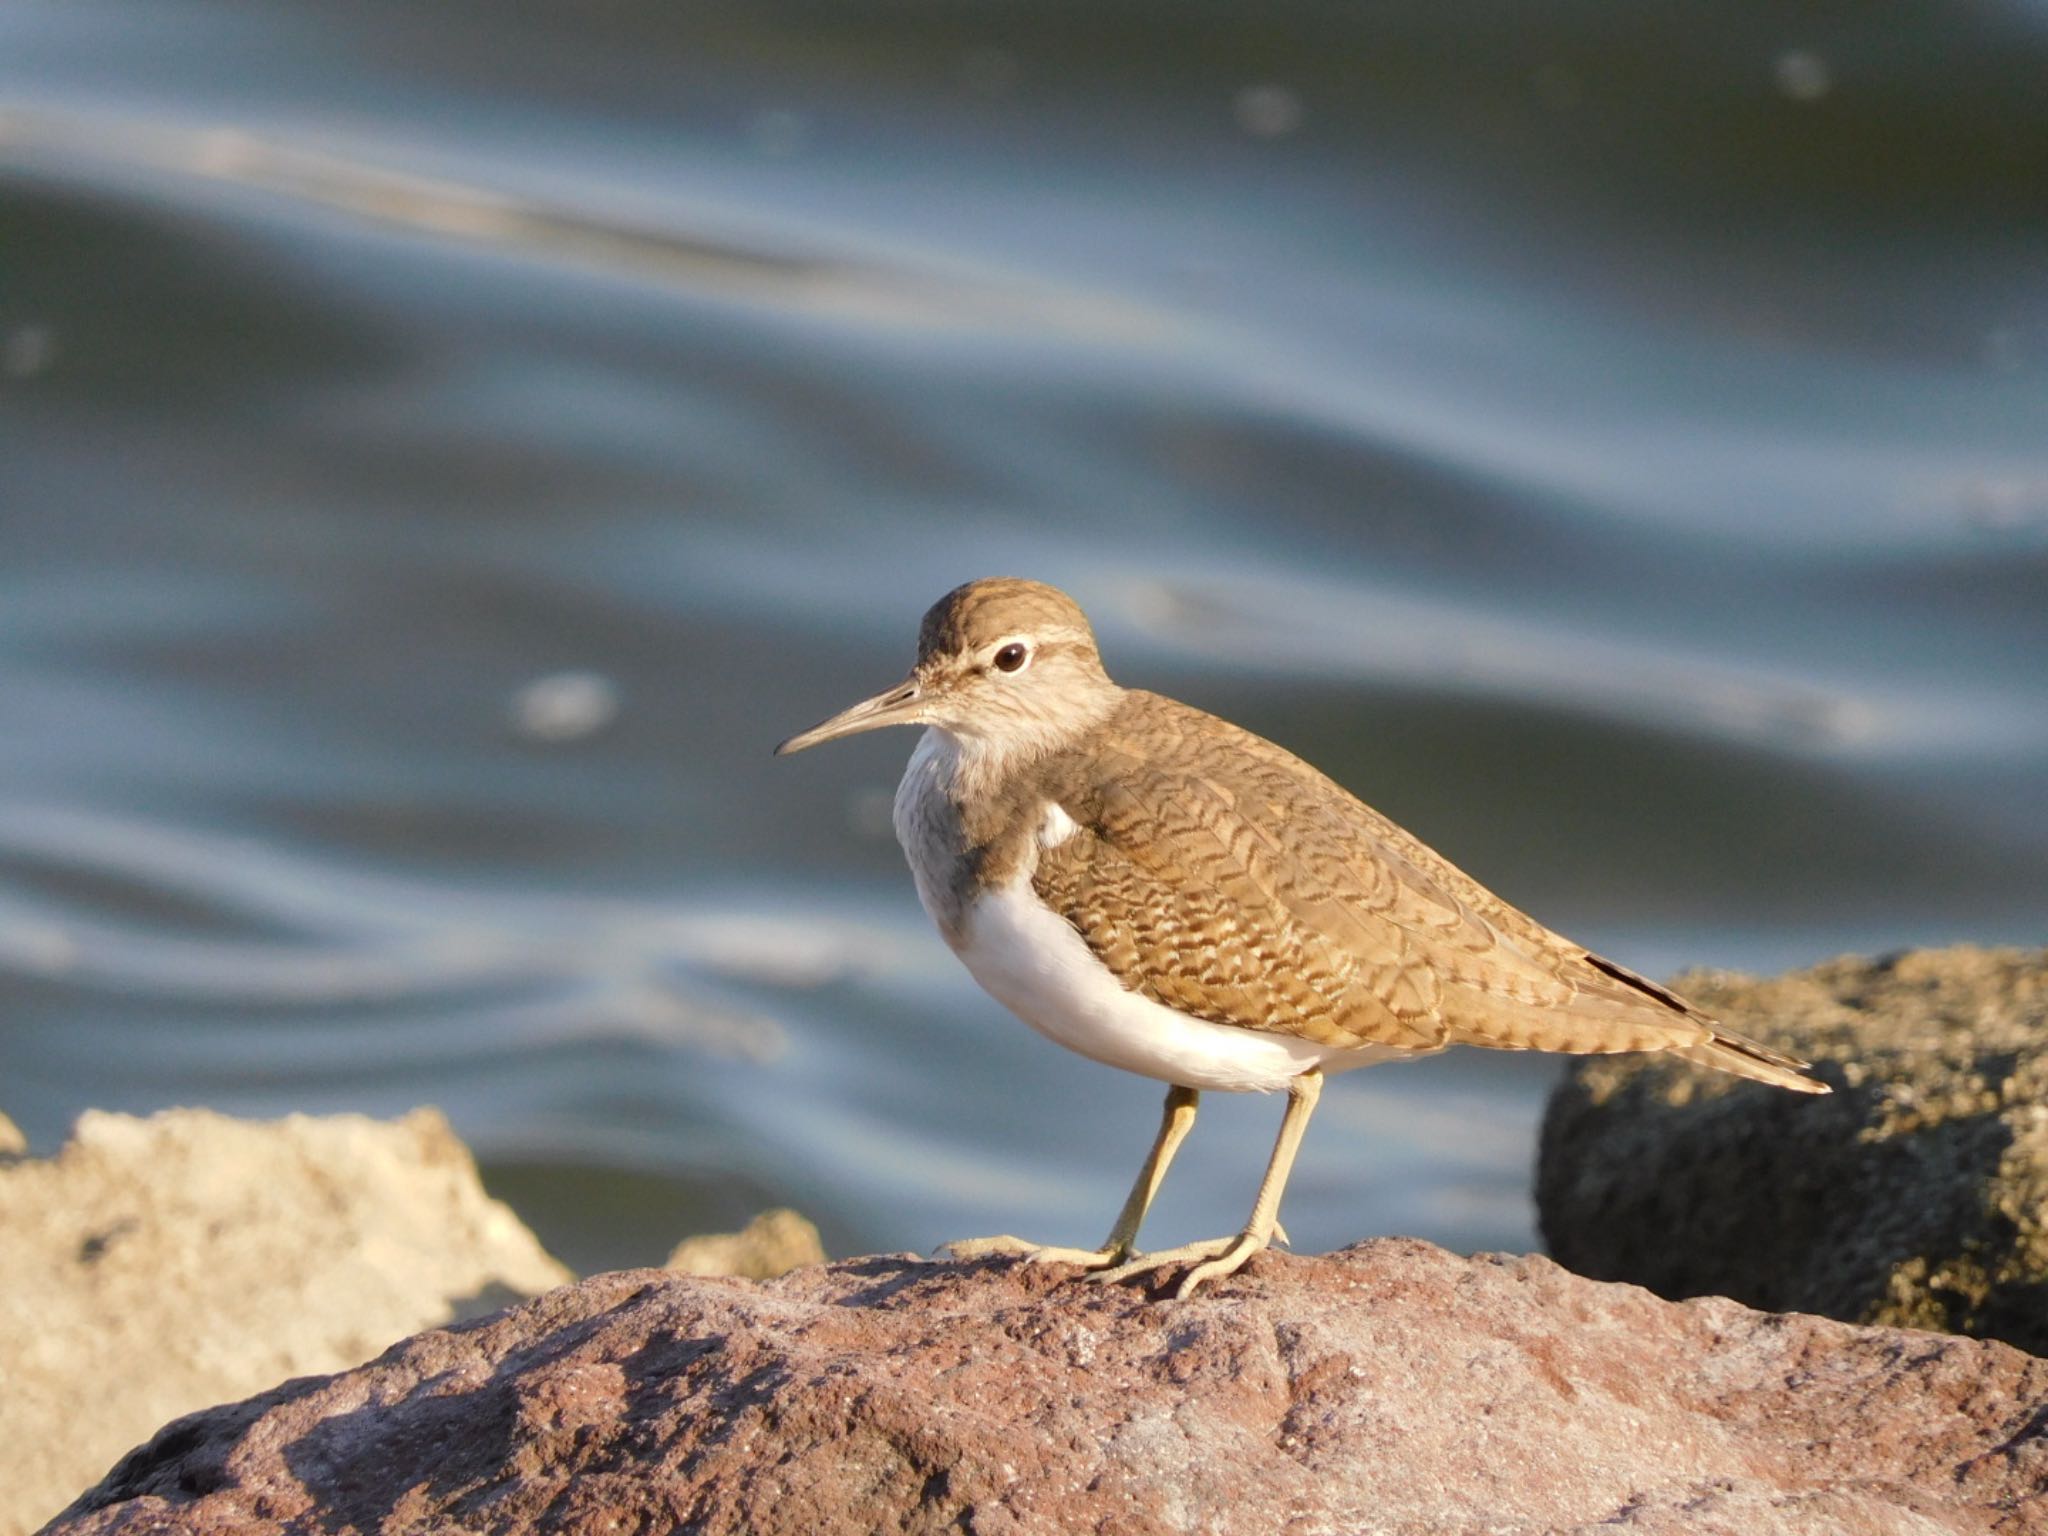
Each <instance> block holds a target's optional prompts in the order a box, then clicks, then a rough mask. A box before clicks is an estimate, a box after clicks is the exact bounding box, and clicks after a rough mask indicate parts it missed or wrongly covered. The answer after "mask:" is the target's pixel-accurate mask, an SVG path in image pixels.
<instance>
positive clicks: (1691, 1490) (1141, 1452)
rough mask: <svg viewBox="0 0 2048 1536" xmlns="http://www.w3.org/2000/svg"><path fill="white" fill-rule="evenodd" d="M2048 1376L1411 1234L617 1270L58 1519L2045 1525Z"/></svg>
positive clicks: (178, 1439) (185, 1426)
mask: <svg viewBox="0 0 2048 1536" xmlns="http://www.w3.org/2000/svg"><path fill="white" fill-rule="evenodd" d="M2044 1500H2048V1361H2043V1360H2037V1359H2033V1358H2032V1357H2030V1356H2027V1355H2024V1354H2021V1353H2020V1352H2019V1351H2018V1350H2015V1349H2011V1348H2009V1347H2007V1346H2005V1345H2002V1344H1995V1343H1987V1342H1983V1341H1979V1340H1973V1339H1959V1338H1952V1337H1946V1336H1942V1335H1936V1334H1921V1333H1910V1332H1903V1331H1894V1330H1886V1329H1867V1328H1855V1327H1850V1326H1847V1325H1844V1324H1840V1323H1832V1322H1827V1321H1824V1320H1822V1319H1818V1318H1813V1317H1798V1316H1794V1317H1774V1316H1769V1315H1766V1314H1762V1313H1757V1312H1751V1311H1749V1310H1747V1309H1746V1308H1744V1307H1741V1306H1739V1305H1737V1304H1736V1303H1734V1302H1730V1301H1720V1300H1712V1301H1698V1302H1688V1303H1683V1304H1680V1303H1672V1302H1666V1301H1660V1300H1658V1299H1657V1298H1656V1297H1654V1296H1652V1295H1651V1294H1650V1293H1649V1292H1647V1291H1642V1290H1637V1289H1635V1288H1633V1287H1628V1286H1616V1285H1602V1284H1599V1283H1597V1282H1594V1281H1590V1280H1585V1279H1582V1278H1580V1277H1578V1276H1576V1275H1572V1274H1570V1273H1568V1272H1566V1271H1565V1270H1562V1269H1560V1268H1558V1267H1557V1266H1556V1265H1554V1264H1552V1263H1550V1262H1549V1261H1548V1260H1545V1259H1540V1258H1517V1259H1507V1258H1499V1257H1481V1258H1477V1259H1462V1258H1458V1257H1455V1256H1453V1255H1451V1254H1448V1253H1445V1252H1443V1251H1442V1250H1440V1249H1436V1248H1432V1247H1430V1246H1428V1245H1426V1244H1423V1243H1418V1242H1413V1241H1405V1240H1399V1239H1386V1240H1381V1241H1378V1242H1373V1243H1367V1244H1364V1245H1361V1246H1360V1247H1358V1248H1355V1249H1351V1250H1348V1251H1346V1252H1344V1253H1340V1254H1335V1255H1331V1256H1329V1257H1326V1258H1301V1257H1295V1256H1292V1255H1287V1254H1279V1253H1269V1254H1264V1255H1261V1256H1259V1257H1258V1258H1257V1259H1255V1260H1253V1262H1252V1264H1251V1266H1250V1267H1249V1268H1248V1270H1247V1271H1246V1272H1245V1273H1244V1274H1243V1275H1241V1276H1239V1277H1238V1278H1236V1279H1233V1280H1231V1281H1227V1282H1224V1283H1222V1284H1219V1285H1218V1286H1217V1287H1216V1288H1215V1289H1214V1291H1212V1292H1208V1293H1205V1294H1204V1295H1202V1296H1200V1297H1197V1298H1196V1299H1194V1300H1192V1301H1188V1302H1155V1301H1149V1300H1147V1299H1146V1298H1145V1297H1143V1296H1141V1295H1139V1294H1137V1293H1134V1292H1133V1291H1131V1290H1129V1289H1124V1288H1116V1287H1097V1286H1093V1285H1088V1284H1086V1283H1081V1282H1078V1281H1076V1280H1075V1279H1074V1278H1072V1272H1071V1271H1060V1270H1054V1269H1049V1268H1037V1267H1031V1266H1023V1265H1009V1264H1004V1263H999V1262H983V1263H980V1264H974V1265H959V1264H943V1265H938V1264H927V1263H922V1262H918V1261H915V1260H908V1259H902V1258H887V1259H865V1260H859V1261H854V1262H848V1263H840V1264H833V1265H828V1266H822V1267H811V1268H807V1269H802V1270H799V1271H796V1272H795V1273H793V1274H790V1275H788V1276H785V1277H784V1278H782V1279H780V1280H773V1281H769V1282H767V1283H766V1284H754V1283H751V1282H743V1281H738V1280H701V1279H691V1278H687V1277H683V1276H679V1275H675V1274H670V1273H666V1272H663V1271H655V1270H645V1271H638V1272H628V1273H622V1274H613V1275H600V1276H598V1277H596V1278H594V1279H591V1280H587V1281H585V1282H583V1283H582V1284H581V1285H579V1286H575V1287H573V1288H568V1289H563V1290H558V1291H554V1292H551V1293H549V1294H548V1295H546V1296H544V1297H541V1298H540V1299H538V1300H536V1301H533V1302H530V1303H527V1304H526V1305H524V1306H521V1307H518V1308H515V1309H514V1310H512V1311H510V1312H507V1313H505V1314H504V1315H502V1316H499V1317H496V1318H493V1319H490V1320H488V1321H486V1322H482V1323H477V1324H472V1325H469V1326H467V1327H463V1328H459V1329H448V1330H441V1331H436V1332H431V1333H425V1334H422V1335H420V1336H419V1337H417V1338H414V1339H412V1340H409V1341H408V1342H407V1343H405V1344H404V1345H402V1346H400V1347H399V1348H397V1349H395V1350H393V1351H391V1352H389V1353H388V1354H386V1355H385V1356H383V1357H382V1358H381V1359H379V1360H377V1361H375V1362H374V1363H372V1364H370V1365H367V1366H364V1367H362V1368H360V1369H358V1370H355V1371H351V1372H348V1373H347V1374H344V1375H341V1376H337V1377H333V1378H330V1379H327V1380H324V1381H300V1382H292V1383H289V1384H287V1385H285V1386H283V1387H280V1388H278V1389H276V1390H274V1391H271V1392H269V1393H266V1394H264V1395H263V1396H261V1397H258V1398H255V1399H252V1400H251V1401H249V1402H247V1403H243V1404H240V1405H237V1406H233V1407H226V1408H218V1409H212V1410H209V1411H207V1412H204V1413H200V1414H197V1415H194V1416H192V1417H190V1418H187V1419H184V1420H181V1421H179V1422H177V1423H175V1424H171V1425H168V1426H166V1427H165V1429H164V1430H163V1431H162V1432H161V1433H160V1434H159V1435H158V1436H157V1437H156V1439H155V1440H154V1441H153V1442H152V1443H151V1444H150V1445H148V1446H146V1447H144V1448H142V1449H141V1450H139V1451H138V1452H137V1453H136V1454H134V1455H132V1456H130V1457H129V1458H127V1459H126V1460H125V1461H124V1462H123V1463H122V1464H121V1465H120V1466H119V1467H117V1468H116V1469H115V1470H114V1471H113V1472H112V1473H111V1474H110V1475H109V1476H108V1477H107V1479H106V1480H105V1481H104V1482H102V1483H101V1484H100V1485H99V1486H98V1487H97V1488H95V1489H94V1490H92V1492H91V1493H90V1494H88V1495H87V1496H86V1497H85V1498H83V1499H82V1500H80V1501H79V1502H78V1503H77V1504H76V1505H74V1506H73V1507H72V1509H70V1510H69V1511H67V1512H66V1514H65V1516H64V1517H63V1518H62V1519H60V1520H59V1521H58V1522H57V1523H56V1524H55V1525H54V1526H53V1527H52V1528H51V1536H112V1533H116V1532H132V1533H137V1536H140V1533H143V1532H149V1533H153V1536H175V1533H193V1536H199V1533H222V1536H226V1533H229V1532H233V1533H235V1536H273V1533H275V1536H282V1533H285V1532H299V1531H358V1532H374V1531H385V1532H405V1531H419V1532H426V1531H461V1532H464V1533H502V1536H512V1533H521V1532H529V1531H531V1532H540V1531H548V1532H561V1531H574V1532H584V1531H587V1532H610V1531H633V1532H646V1533H654V1532H668V1531H684V1530H687V1531H690V1532H692V1533H704V1536H719V1533H735V1536H736V1533H742V1532H744V1533H747V1536H873V1533H875V1532H879V1531H890V1532H920V1533H922V1532H932V1533H937V1532H941V1531H969V1532H978V1533H983V1536H991V1533H1003V1532H1011V1533H1023V1532H1052V1533H1065V1532H1074V1531H1092V1532H1102V1533H1108V1536H1153V1533H1162V1536H1163V1533H1167V1532H1190V1531H1202V1532H1210V1533H1215V1536H1237V1533H1244V1536H1274V1533H1281V1532H1293V1533H1301V1536H1307V1533H1311V1532H1332V1533H1336V1532H1343V1533H1353V1532H1375V1533H1381V1536H1438V1533H1460V1536H1462V1533H1476V1532H1487V1533H1490V1536H1537V1533H1550V1532H1580V1533H1585V1536H1593V1533H1595V1532H1614V1531H1626V1532H1629V1533H1631V1536H1793V1533H1797V1536H1813V1533H1819V1532H1826V1533H1829V1536H1931V1533H1936V1532H1977V1533H1983V1532H1993V1531H1997V1532H2002V1533H2007V1536H2027V1533H2030V1532H2037V1531H2040V1530H2042V1529H2043V1526H2044V1521H2043V1519H2042V1517H2041V1514H2040V1511H2041V1510H2042V1508H2043V1507H2044V1503H2043V1501H2044Z"/></svg>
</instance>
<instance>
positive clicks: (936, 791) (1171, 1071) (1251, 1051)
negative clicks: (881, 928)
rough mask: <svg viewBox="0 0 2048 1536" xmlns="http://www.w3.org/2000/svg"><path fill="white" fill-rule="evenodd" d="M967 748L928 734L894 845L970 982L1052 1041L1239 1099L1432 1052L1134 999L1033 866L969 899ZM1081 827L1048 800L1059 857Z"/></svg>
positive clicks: (1047, 830)
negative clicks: (1301, 1032)
mask: <svg viewBox="0 0 2048 1536" xmlns="http://www.w3.org/2000/svg"><path fill="white" fill-rule="evenodd" d="M958 751H959V748H958V745H957V744H956V743H954V742H953V741H952V740H950V739H949V738H948V737H947V736H946V735H945V733H944V732H941V731H936V730H933V731H927V732H926V733H925V736H924V739H923V740H922V741H920V742H919V743H918V746H917V750H916V751H915V752H914V753H913V754H912V755H911V759H910V764H909V767H908V768H907V769H906V770H905V772H904V775H903V783H902V784H901V786H899V788H898V789H897V791H896V814H895V822H896V837H897V840H898V841H899V842H901V843H902V845H903V851H904V854H905V855H906V856H907V857H908V859H909V861H910V868H911V873H912V874H913V876H914V877H915V878H916V881H917V894H918V898H919V900H920V901H922V902H923V904H924V908H925V910H926V911H927V912H928V913H930V914H931V917H932V920H933V921H934V922H935V923H937V924H938V926H939V931H940V932H941V933H942V934H944V935H945V938H946V942H947V943H948V944H950V945H951V946H952V947H953V950H954V952H955V953H956V954H958V955H959V956H960V958H961V960H962V961H964V962H965V963H966V966H967V969H968V971H969V973H970V974H971V975H972V976H973V977H974V979H975V980H976V981H978V982H979V983H981V986H982V989H983V990H984V991H985V992H987V993H988V994H989V996H991V997H993V998H994V999H995V1000H996V1001H997V1002H999V1003H1001V1004H1002V1005H1003V1006H1004V1007H1005V1008H1007V1009H1009V1010H1010V1011H1011V1012H1012V1013H1014V1014H1016V1015H1017V1017H1018V1018H1020V1019H1022V1020H1023V1021H1024V1022H1025V1023H1026V1024H1029V1025H1030V1026H1031V1027H1032V1028H1033V1029H1035V1030H1037V1031H1038V1032H1039V1033H1040V1034H1041V1035H1044V1036H1045V1037H1046V1038H1047V1039H1048V1040H1051V1041H1053V1042H1055V1043H1056V1044H1059V1045H1063V1046H1065V1047H1066V1048H1067V1049H1068V1050H1070V1051H1077V1052H1079V1053H1080V1054H1081V1055H1083V1056H1086V1057H1088V1058H1089V1059H1090V1060H1092V1061H1099V1062H1102V1063H1103V1064H1104V1065H1106V1066H1112V1067H1121V1068H1123V1069H1124V1070H1125V1071H1126V1072H1136V1073H1138V1074H1139V1075H1141V1076H1144V1077H1151V1078H1157V1079H1158V1080H1159V1081H1161V1082H1167V1083H1179V1084H1181V1085H1182V1086H1184V1087H1188V1088H1203V1089H1213V1090H1217V1091H1221V1092H1231V1093H1246V1092H1251V1093H1266V1092H1270V1091H1271V1090H1273V1089H1276V1088H1284V1087H1286V1086H1287V1084H1288V1082H1289V1081H1290V1080H1291V1079H1293V1078H1296V1077H1299V1076H1300V1075H1301V1074H1302V1073H1303V1072H1306V1071H1307V1070H1309V1068H1311V1067H1321V1068H1323V1070H1324V1071H1326V1072H1341V1071H1346V1070H1349V1069H1350V1068H1352V1067H1362V1066H1366V1065H1368V1064H1370V1063H1372V1062H1375V1061H1387V1060H1394V1059H1406V1058H1408V1057H1411V1056H1415V1055H1419V1054H1423V1053H1420V1052H1415V1051H1403V1050H1397V1049H1395V1048H1392V1047H1383V1046H1365V1047H1360V1048H1356V1049H1352V1050H1338V1049H1335V1048H1333V1047H1330V1046H1326V1045H1317V1044H1315V1043H1313V1042H1311V1041H1307V1040H1300V1039H1297V1038H1295V1037H1294V1036H1292V1035H1278V1034H1268V1033H1265V1032H1262V1031H1260V1030H1254V1029H1240V1028H1238V1027H1236V1026H1234V1025H1229V1024H1211V1023H1209V1022H1208V1021H1207V1020H1204V1019H1196V1018H1191V1017H1189V1016H1188V1015H1187V1014H1184V1013H1180V1012H1177V1011H1176V1010H1174V1009H1172V1008H1168V1007H1166V1006H1165V1005H1164V1004H1162V1003H1155V1002H1153V1001H1152V1000H1151V999H1150V998H1148V997H1145V996H1143V995H1142V994H1140V993H1137V992H1131V991H1127V990H1125V988H1124V986H1123V984H1122V983H1121V982H1119V981H1118V980H1117V979H1116V976H1115V975H1114V974H1113V973H1112V972H1111V971H1110V969H1109V967H1108V966H1106V965H1104V964H1103V963H1102V962H1101V961H1100V960H1098V959H1096V958H1095V953H1094V951H1093V950H1091V949H1089V947H1088V945H1087V943H1086V942H1085V941H1084V940H1083V939H1082V937H1081V935H1080V934H1079V933H1078V932H1076V931H1075V929H1074V926H1073V925H1072V924H1071V923H1069V922H1068V921H1067V920H1066V919H1065V918H1063V917H1061V916H1060V915H1059V914H1058V913H1056V912H1054V911H1053V910H1052V909H1051V908H1050V907H1048V906H1046V904H1045V903H1044V902H1042V901H1040V900H1039V899H1038V893H1037V892H1036V891H1035V890H1033V889H1032V887H1031V875H1032V873H1033V871H1032V870H1031V869H1030V868H1029V867H1028V866H1027V867H1026V868H1024V869H1022V870H1020V871H1019V873H1018V877H1017V879H1016V880H1015V881H1014V882H1013V883H1011V884H1010V885H1008V886H1006V887H1005V888H1003V889H1001V890H994V891H982V892H980V893H979V894H978V895H977V896H973V897H972V898H971V899H970V897H969V893H968V892H967V891H966V890H963V889H961V888H960V887H959V885H958V883H957V879H956V877H957V876H958V874H959V864H960V850H959V848H958V846H957V844H958V837H959V828H958V823H957V821H956V820H955V819H954V816H953V812H952V805H951V791H952V781H953V775H954V774H955V772H957V771H958ZM1078 830H1079V828H1078V827H1077V826H1076V825H1075V822H1074V819H1073V817H1071V816H1070V815H1068V814H1067V812H1066V810H1065V809H1064V808H1063V807H1061V806H1059V805H1058V804H1053V803H1049V804H1048V805H1047V806H1046V807H1045V810H1044V813H1043V816H1042V819H1041V820H1040V822H1039V827H1038V844H1039V846H1040V847H1041V848H1056V847H1058V846H1059V845H1060V844H1061V843H1063V842H1065V841H1066V840H1067V839H1068V838H1070V837H1072V836H1073V835H1074V834H1075V833H1076V832H1077V831H1078Z"/></svg>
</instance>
